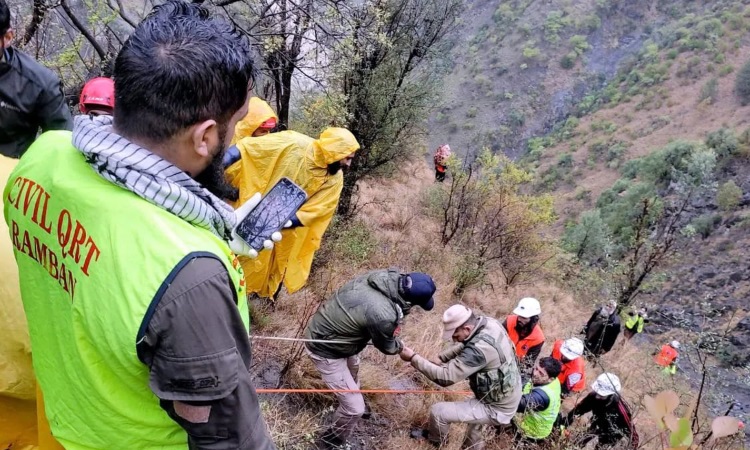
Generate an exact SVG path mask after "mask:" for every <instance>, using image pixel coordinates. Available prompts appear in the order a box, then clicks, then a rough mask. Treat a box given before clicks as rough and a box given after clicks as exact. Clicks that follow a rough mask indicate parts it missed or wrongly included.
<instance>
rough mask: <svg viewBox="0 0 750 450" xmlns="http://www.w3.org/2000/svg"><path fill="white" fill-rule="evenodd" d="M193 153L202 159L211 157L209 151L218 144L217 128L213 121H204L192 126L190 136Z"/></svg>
mask: <svg viewBox="0 0 750 450" xmlns="http://www.w3.org/2000/svg"><path fill="white" fill-rule="evenodd" d="M190 138H191V143H192V145H193V151H195V153H197V154H198V156H201V157H203V158H207V157H211V156H213V155H211V154H210V152H211V149H213V148H216V144H217V143H218V142H219V127H218V125H217V124H216V121H215V120H213V119H212V120H206V121H203V122H200V123H198V124H197V125H194V126H193V131H192V133H191V135H190Z"/></svg>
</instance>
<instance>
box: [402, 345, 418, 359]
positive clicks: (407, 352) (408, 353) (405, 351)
mask: <svg viewBox="0 0 750 450" xmlns="http://www.w3.org/2000/svg"><path fill="white" fill-rule="evenodd" d="M414 355H416V353H414V350H412V349H410V348H409V347H406V346H404V348H402V349H401V353H399V354H398V356H400V357H401V359H402V360H403V361H406V362H409V361H411V359H412V358H414Z"/></svg>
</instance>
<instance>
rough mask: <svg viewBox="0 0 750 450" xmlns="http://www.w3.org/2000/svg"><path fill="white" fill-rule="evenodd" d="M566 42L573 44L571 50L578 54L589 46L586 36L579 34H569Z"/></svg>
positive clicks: (581, 53)
mask: <svg viewBox="0 0 750 450" xmlns="http://www.w3.org/2000/svg"><path fill="white" fill-rule="evenodd" d="M568 42H570V45H572V46H573V51H574V52H575V53H576V55H578V56H580V55H583V53H584V52H585V51H586V50H588V49H590V48H591V46H590V45H589V43H588V41H586V36H581V35H580V34H576V35H575V36H571V37H570V39H569V41H568Z"/></svg>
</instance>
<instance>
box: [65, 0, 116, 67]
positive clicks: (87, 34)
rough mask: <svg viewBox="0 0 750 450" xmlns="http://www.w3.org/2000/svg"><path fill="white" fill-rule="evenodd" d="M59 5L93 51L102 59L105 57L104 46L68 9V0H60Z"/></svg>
mask: <svg viewBox="0 0 750 450" xmlns="http://www.w3.org/2000/svg"><path fill="white" fill-rule="evenodd" d="M60 6H61V7H62V9H63V11H65V14H66V15H67V16H68V18H69V19H70V21H71V22H72V23H73V26H75V27H76V28H77V29H78V31H79V32H80V33H81V34H82V35H83V37H85V38H86V40H87V41H88V42H89V44H91V46H92V47H93V48H94V51H96V54H97V55H99V58H100V59H101V60H102V61H104V60H106V59H107V52H105V51H104V48H103V47H102V46H101V44H99V42H97V40H96V38H95V37H94V35H93V34H91V32H90V31H89V30H88V28H86V26H85V25H84V24H83V23H82V22H81V21H80V20H79V19H78V17H77V16H76V15H75V14H74V13H73V11H72V10H71V9H70V6H69V5H68V0H60Z"/></svg>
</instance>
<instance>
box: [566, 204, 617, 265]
mask: <svg viewBox="0 0 750 450" xmlns="http://www.w3.org/2000/svg"><path fill="white" fill-rule="evenodd" d="M560 244H561V247H562V248H563V249H564V250H566V251H568V252H570V253H572V254H574V255H575V256H576V257H577V258H578V259H579V260H580V261H584V262H587V263H589V264H593V263H597V262H599V261H603V260H605V259H606V258H607V254H608V252H609V247H610V239H609V228H608V227H607V224H605V223H604V221H603V220H602V218H601V215H600V213H599V210H596V209H595V210H592V211H586V212H584V213H583V214H581V218H580V220H579V221H578V223H576V224H574V225H569V226H567V227H565V233H564V234H563V237H562V239H561V242H560Z"/></svg>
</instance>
